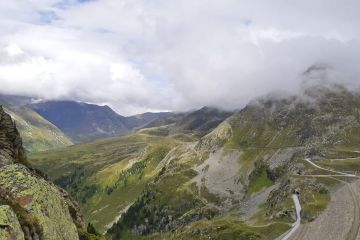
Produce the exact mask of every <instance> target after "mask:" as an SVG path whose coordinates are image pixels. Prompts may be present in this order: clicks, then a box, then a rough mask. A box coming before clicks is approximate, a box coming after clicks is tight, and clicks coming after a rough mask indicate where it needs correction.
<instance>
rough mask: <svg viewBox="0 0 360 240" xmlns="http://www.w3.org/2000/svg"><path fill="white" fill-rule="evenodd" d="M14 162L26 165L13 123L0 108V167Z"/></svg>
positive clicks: (18, 136)
mask: <svg viewBox="0 0 360 240" xmlns="http://www.w3.org/2000/svg"><path fill="white" fill-rule="evenodd" d="M16 162H17V163H22V164H25V165H26V164H27V162H26V155H25V150H24V148H23V146H22V140H21V137H20V135H19V132H18V131H17V129H16V126H15V124H14V122H13V121H12V119H11V117H10V116H9V115H8V114H6V113H5V112H4V110H3V108H2V107H1V106H0V167H2V166H5V165H8V164H11V163H16Z"/></svg>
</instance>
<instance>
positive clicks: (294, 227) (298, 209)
mask: <svg viewBox="0 0 360 240" xmlns="http://www.w3.org/2000/svg"><path fill="white" fill-rule="evenodd" d="M292 199H293V201H294V204H295V209H296V222H295V223H293V225H292V228H291V229H290V230H289V231H288V232H287V233H286V235H285V236H283V237H282V238H281V240H288V239H290V237H291V236H292V235H293V234H294V233H295V232H296V230H297V229H298V228H299V227H300V223H301V215H300V212H301V205H300V201H299V197H298V195H297V194H293V195H292Z"/></svg>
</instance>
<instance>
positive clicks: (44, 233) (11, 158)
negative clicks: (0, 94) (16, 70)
mask: <svg viewBox="0 0 360 240" xmlns="http://www.w3.org/2000/svg"><path fill="white" fill-rule="evenodd" d="M83 229H84V223H83V220H82V217H81V214H80V212H79V210H78V207H77V204H76V203H75V202H73V201H72V200H71V199H70V197H69V196H68V194H67V193H66V192H65V191H64V190H62V189H59V188H58V187H57V186H55V185H54V184H53V183H51V182H49V181H48V180H46V179H45V178H44V177H43V176H42V175H41V174H40V173H39V172H37V171H35V170H33V169H31V168H30V167H29V164H28V163H27V160H26V155H25V151H24V148H23V146H22V140H21V137H20V135H19V133H18V131H17V129H16V126H15V124H14V122H13V121H12V119H11V117H10V116H9V115H8V114H6V113H5V112H4V110H3V109H2V107H0V239H11V240H13V239H25V240H42V239H51V240H56V239H61V240H74V239H79V234H78V230H79V231H80V232H81V233H82V234H83V233H84V232H85V231H84V230H83ZM85 233H86V232H85Z"/></svg>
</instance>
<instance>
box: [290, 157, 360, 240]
mask: <svg viewBox="0 0 360 240" xmlns="http://www.w3.org/2000/svg"><path fill="white" fill-rule="evenodd" d="M305 161H306V162H308V163H309V164H311V165H312V166H313V167H315V168H318V169H321V170H324V171H328V172H331V173H336V174H329V175H302V176H303V177H328V178H331V179H334V180H337V181H339V182H342V183H344V184H345V186H344V187H342V188H340V190H338V191H337V192H336V193H335V194H333V196H332V201H331V202H330V204H329V206H328V208H327V209H326V210H325V212H323V213H322V214H321V215H320V216H319V218H317V219H316V220H315V221H314V222H312V223H308V224H305V225H302V226H301V227H300V230H299V231H298V232H297V234H295V235H293V237H292V238H289V239H304V240H315V239H325V238H326V239H329V240H330V239H334V240H342V239H345V240H357V239H359V238H358V237H360V236H359V229H360V197H359V195H358V193H357V189H356V188H358V187H359V186H360V181H359V180H358V181H355V182H353V183H348V182H346V181H343V180H340V179H338V178H336V177H350V178H359V177H358V176H356V175H354V174H349V173H344V172H340V171H334V170H330V169H326V168H323V167H321V166H319V165H317V164H315V163H313V162H312V161H311V160H310V159H305ZM334 216H336V217H335V218H334ZM350 222H351V223H350Z"/></svg>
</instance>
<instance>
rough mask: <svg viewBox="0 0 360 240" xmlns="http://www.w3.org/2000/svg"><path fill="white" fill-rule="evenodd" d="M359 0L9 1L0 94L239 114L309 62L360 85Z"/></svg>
mask: <svg viewBox="0 0 360 240" xmlns="http://www.w3.org/2000/svg"><path fill="white" fill-rule="evenodd" d="M359 7H360V3H358V1H356V0H345V1H342V2H339V1H336V0H315V1H314V0H311V1H310V0H307V1H298V2H296V3H294V2H291V3H290V2H289V1H287V0H275V1H262V2H261V3H258V2H253V1H239V0H224V1H215V0H201V1H193V0H183V1H166V0H154V1H147V0H101V1H100V0H98V1H88V2H85V3H79V2H77V1H76V0H67V1H57V0H42V1H38V0H5V2H4V3H2V4H1V6H0V34H1V36H2V38H1V39H0V84H1V91H2V92H4V93H14V94H26V95H36V96H41V97H44V98H53V99H77V100H83V101H88V102H96V103H108V104H110V105H111V106H113V107H114V108H115V109H116V110H117V111H118V112H120V113H123V114H130V113H135V112H141V111H146V110H154V109H155V110H162V109H163V110H168V109H172V110H185V109H189V108H196V107H201V106H203V105H218V106H222V107H228V108H236V107H241V106H243V105H244V104H246V102H248V101H249V100H250V99H251V98H254V97H256V96H258V95H261V94H265V93H267V92H269V91H272V90H288V91H293V90H295V89H296V86H297V85H298V84H299V81H300V77H299V76H300V74H301V73H302V72H303V71H304V70H305V69H306V68H307V67H308V66H310V65H311V64H314V63H318V62H324V63H327V64H329V65H332V66H333V67H334V71H333V72H334V74H333V76H334V78H335V79H336V80H337V81H341V82H351V83H357V82H358V81H359V73H360V72H359V69H360V68H359V63H360V61H359V60H360V54H359V53H360V47H359V37H360V29H359V28H358V26H357V25H358V24H357V23H358V22H359V21H360V15H359V14H358V11H357V9H359Z"/></svg>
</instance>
